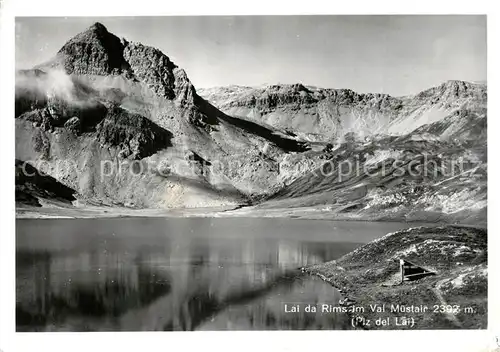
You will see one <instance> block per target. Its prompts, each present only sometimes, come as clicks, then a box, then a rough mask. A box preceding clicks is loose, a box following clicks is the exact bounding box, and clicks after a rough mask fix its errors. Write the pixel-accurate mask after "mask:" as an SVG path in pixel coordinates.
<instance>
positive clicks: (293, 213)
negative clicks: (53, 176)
mask: <svg viewBox="0 0 500 352" xmlns="http://www.w3.org/2000/svg"><path fill="white" fill-rule="evenodd" d="M246 208H247V207H244V208H241V207H215V208H171V209H156V208H151V209H130V208H104V207H87V208H83V207H82V208H54V207H41V208H34V207H33V208H32V207H16V210H15V215H16V219H17V220H22V219H114V218H162V217H164V218H183V217H185V218H189V217H197V218H265V219H273V218H281V219H292V220H293V219H298V220H327V221H360V222H392V223H415V224H418V223H429V224H435V225H454V224H456V225H460V226H472V227H479V228H486V227H487V223H486V222H483V221H465V222H464V221H450V219H435V218H430V219H426V218H425V217H422V218H412V219H405V218H401V217H392V218H391V217H378V218H377V217H375V218H374V217H368V216H352V215H348V214H346V215H342V216H339V214H330V213H328V212H319V211H318V210H317V209H311V208H307V209H303V208H292V209H281V210H276V211H275V212H274V213H272V212H267V213H262V212H260V211H254V210H252V209H246ZM241 209H245V210H246V211H244V212H243V211H241Z"/></svg>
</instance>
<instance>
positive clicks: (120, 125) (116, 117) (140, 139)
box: [96, 107, 172, 160]
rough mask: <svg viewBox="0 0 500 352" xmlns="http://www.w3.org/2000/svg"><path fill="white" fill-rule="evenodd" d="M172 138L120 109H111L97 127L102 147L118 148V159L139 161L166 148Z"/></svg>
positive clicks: (164, 131)
mask: <svg viewBox="0 0 500 352" xmlns="http://www.w3.org/2000/svg"><path fill="white" fill-rule="evenodd" d="M171 137H172V134H171V133H170V132H169V131H167V130H165V129H163V128H161V127H160V126H158V125H156V124H155V123H154V122H151V121H150V120H148V119H147V118H145V117H143V116H141V115H138V114H133V113H129V112H127V111H125V110H123V109H121V108H118V107H113V108H111V109H110V110H109V111H108V113H107V115H106V117H105V118H104V120H103V121H101V123H100V124H99V125H98V126H97V136H96V138H97V140H98V141H99V142H100V143H101V144H102V145H108V146H115V147H119V148H120V152H119V153H120V156H121V157H122V158H130V159H134V160H135V159H142V158H145V157H148V156H150V155H152V154H154V153H156V152H157V151H158V150H160V149H164V148H167V147H168V146H170V145H171V144H170V138H171Z"/></svg>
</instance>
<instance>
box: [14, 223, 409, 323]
mask: <svg viewBox="0 0 500 352" xmlns="http://www.w3.org/2000/svg"><path fill="white" fill-rule="evenodd" d="M413 226H417V225H416V224H411V225H410V224H406V223H382V222H376V223H373V222H342V221H338V222H335V221H323V220H295V219H276V218H272V219H271V218H270V219H256V218H117V219H56V220H54V219H37V220H24V219H23V220H17V222H16V290H17V292H16V301H17V302H16V323H17V330H18V331H87V330H98V331H106V330H107V331H110V330H111V331H137V330H160V331H161V330H163V331H166V330H241V329H243V330H250V329H258V330H269V329H345V328H348V327H349V323H348V321H347V317H346V316H342V315H341V314H323V315H318V314H314V315H312V314H306V313H305V312H300V313H287V312H286V306H285V305H287V306H291V305H292V304H293V303H302V304H304V303H311V304H316V303H320V304H323V303H328V304H335V305H337V304H338V300H339V298H340V295H339V293H338V292H337V291H336V290H335V289H334V288H333V287H331V286H330V285H328V284H326V283H324V282H322V281H321V280H319V279H316V278H312V277H309V276H304V275H302V274H301V273H300V271H299V270H297V268H300V267H301V266H304V265H309V264H316V263H323V262H326V261H330V260H333V259H337V258H339V257H341V256H342V255H344V254H346V253H348V252H350V251H351V250H353V249H354V248H356V247H358V246H360V245H362V244H364V243H367V242H369V241H371V240H373V239H375V238H378V237H381V236H383V235H385V234H386V233H388V232H392V231H396V230H399V229H402V228H407V227H413Z"/></svg>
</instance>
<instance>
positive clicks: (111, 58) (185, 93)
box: [38, 22, 196, 103]
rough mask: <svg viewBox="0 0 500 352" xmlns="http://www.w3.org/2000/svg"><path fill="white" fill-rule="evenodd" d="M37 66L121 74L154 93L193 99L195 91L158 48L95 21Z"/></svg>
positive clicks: (185, 100) (100, 74)
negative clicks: (46, 60)
mask: <svg viewBox="0 0 500 352" xmlns="http://www.w3.org/2000/svg"><path fill="white" fill-rule="evenodd" d="M38 68H41V69H42V70H43V69H46V68H49V69H53V68H56V69H59V68H62V69H63V70H64V71H65V72H66V73H67V74H74V75H98V76H109V75H122V76H123V77H125V78H128V79H134V80H136V81H140V82H142V83H143V84H145V85H146V86H147V87H148V88H149V89H151V90H152V91H153V92H154V93H155V94H156V95H157V96H159V97H161V98H165V99H168V100H176V101H179V102H182V103H185V102H191V103H192V102H193V101H194V97H195V96H196V90H195V89H194V87H193V85H192V84H191V82H190V81H189V78H188V77H187V74H186V72H185V71H184V70H182V69H180V68H178V67H177V65H176V64H174V63H173V62H172V61H171V60H170V58H169V57H168V56H167V55H165V54H164V53H163V52H161V51H160V50H159V49H157V48H154V47H151V46H147V45H143V44H141V43H137V42H129V41H128V40H126V39H125V38H121V39H120V38H118V37H117V36H115V35H114V34H113V33H111V32H109V31H108V30H107V29H106V27H105V26H104V25H103V24H101V23H99V22H96V23H94V24H93V25H92V26H90V27H89V28H87V29H86V30H85V31H83V32H81V33H79V34H77V35H76V36H74V37H73V38H71V39H70V40H68V41H67V42H66V43H65V44H64V46H63V47H62V48H61V49H60V50H59V52H58V53H57V55H56V57H55V58H54V59H53V60H51V61H49V62H48V63H45V64H43V65H40V66H38Z"/></svg>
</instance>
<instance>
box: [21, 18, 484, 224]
mask: <svg viewBox="0 0 500 352" xmlns="http://www.w3.org/2000/svg"><path fill="white" fill-rule="evenodd" d="M486 103H487V89H486V85H483V84H476V83H469V82H463V81H448V82H445V83H443V84H441V85H440V86H438V87H433V88H430V89H428V90H425V91H423V92H420V93H418V94H415V95H412V96H406V97H391V96H389V95H384V94H358V93H356V92H354V91H352V90H349V89H324V88H317V87H311V86H305V85H302V84H292V85H270V86H266V87H259V88H251V87H239V86H230V87H219V88H211V89H200V90H198V91H197V90H196V89H195V87H194V86H193V84H192V83H191V81H190V80H189V78H188V75H187V73H186V72H185V71H184V70H183V69H181V68H180V67H178V66H177V65H176V64H174V63H173V62H172V61H171V60H170V59H169V58H168V56H166V55H165V54H164V53H162V52H161V51H159V50H158V49H155V48H152V47H149V46H145V45H143V44H140V43H134V42H129V41H127V40H126V39H123V38H122V39H120V38H118V37H117V36H115V35H114V34H112V33H110V32H108V30H107V29H106V28H105V27H104V26H103V25H102V24H100V23H96V24H94V25H92V26H91V27H90V28H88V29H87V30H85V31H84V32H82V33H80V34H77V35H76V36H75V37H73V38H71V39H70V40H68V42H67V43H66V44H64V46H63V47H62V48H61V49H60V50H59V51H58V52H57V53H56V54H55V56H54V58H53V59H51V60H49V61H48V62H45V63H42V64H40V65H38V66H36V67H34V68H33V69H30V70H20V71H18V72H16V102H15V104H16V105H15V111H16V112H15V114H16V116H15V117H16V159H17V161H16V168H22V167H23V163H24V162H28V163H29V164H30V166H31V167H34V168H37V169H39V171H43V172H45V173H46V174H48V175H49V176H50V177H51V179H50V180H51V181H50V182H51V183H50V184H51V189H52V190H58V189H64V197H62V198H63V199H64V202H62V203H57V204H58V205H57V206H75V205H76V206H89V205H101V206H113V207H134V208H157V207H160V208H178V207H206V206H222V205H224V206H227V205H234V206H241V205H248V204H251V205H253V208H252V209H255V211H259V209H267V208H276V207H284V208H297V207H309V208H310V209H316V210H318V209H323V210H322V214H323V215H324V216H327V217H333V218H335V217H339V216H347V215H346V214H351V215H352V216H354V217H360V218H364V217H375V218H382V217H387V218H392V217H394V218H401V217H403V218H404V217H405V216H406V215H405V211H407V210H408V209H409V207H412V206H416V204H420V205H419V206H417V207H416V208H418V213H415V214H414V216H413V217H409V218H408V219H411V220H413V219H416V220H422V219H424V220H425V219H427V218H429V217H430V216H431V215H429V214H432V217H433V219H435V218H436V217H437V218H439V219H441V220H443V221H466V222H477V221H483V220H484V219H485V212H486V165H487V164H486V163H487V160H486V116H487V110H486ZM423 154H430V155H432V156H433V158H440V162H444V161H448V160H451V159H453V160H455V159H457V160H458V159H460V158H461V159H460V160H462V161H463V160H465V164H466V165H467V170H469V171H470V170H474V175H476V176H474V177H473V178H468V179H465V178H464V177H462V178H461V177H456V178H453V179H452V180H450V179H449V177H448V178H447V177H445V176H443V175H442V174H443V173H441V174H440V173H439V172H438V174H437V175H436V176H435V177H433V178H431V179H428V178H412V177H409V176H408V175H402V176H399V177H394V176H392V177H391V176H390V175H384V176H383V177H382V176H380V177H378V176H377V177H372V176H367V175H366V174H359V173H356V174H354V173H353V174H352V175H350V176H349V177H348V178H349V180H348V181H345V180H344V181H334V180H333V179H330V178H331V177H332V176H325V177H323V176H321V177H318V176H314V172H315V170H318V168H321V167H324V165H325V163H327V164H330V165H333V166H330V167H332V168H333V169H334V170H335V168H337V167H339V164H340V163H341V162H342V160H348V159H349V158H353V157H359V156H362V157H363V163H373V164H374V165H378V164H380V163H388V162H389V161H390V160H393V159H394V158H395V157H396V156H397V157H398V158H402V159H404V160H406V161H407V162H409V161H411V160H420V159H419V158H421V156H422V155H423ZM445 158H446V160H444V159H445ZM332 160H334V161H335V162H332ZM118 165H120V166H121V169H120V170H118ZM419 165H422V162H420V164H419ZM414 166H415V165H412V166H411V167H414ZM438 168H439V166H438ZM467 170H464V171H467ZM481 170H482V171H481ZM363 175H364V176H363ZM19 180H20V181H19V182H21V181H22V184H21V183H17V184H16V187H17V188H16V189H17V190H18V191H19V192H18V193H19V194H20V195H22V197H21V196H20V197H18V198H17V199H16V201H17V205H18V206H19V207H32V206H40V205H42V204H47V202H48V203H51V204H52V203H53V198H57V197H55V196H54V192H53V191H52V192H47V193H44V192H42V191H41V190H40V187H43V185H39V184H37V185H36V187H35V186H33V187H31V188H30V187H26V186H25V185H26V184H27V183H26V179H25V178H22V179H19ZM16 182H17V181H16ZM33 182H35V183H36V180H35V181H30V182H28V184H33ZM53 182H58V183H60V184H61V186H64V188H58V187H54V185H53ZM45 184H47V183H45ZM23 185H24V186H23ZM444 185H447V186H446V187H444ZM361 186H363V187H365V188H363V189H364V191H362V192H361V191H359V190H358V188H359V187H361ZM30 189H31V191H30ZM67 189H71V190H72V191H73V192H74V197H76V199H77V200H76V201H73V205H61V204H63V203H64V204H71V203H68V199H70V198H69V197H68V194H67ZM414 189H419V190H420V191H419V192H420V193H419V192H417V193H418V195H415V198H411V197H410V198H408V199H406V198H405V197H403V196H402V194H406V193H405V192H408V191H410V190H414ZM443 189H447V190H448V191H445V192H444V191H443ZM354 190H355V191H354ZM352 192H357V193H356V194H358V193H359V194H358V196H352V195H350V194H351V193H352ZM443 192H444V193H443ZM460 192H462V193H460ZM56 193H57V192H56ZM457 194H462V195H461V196H457ZM389 195H391V197H392V196H393V197H395V198H394V201H388V200H387V199H386V200H383V201H382V200H380V199H379V200H377V199H378V198H380V197H382V198H384V197H388V196H389ZM346 197H347V198H346ZM426 197H427V198H428V199H427V198H426ZM429 197H430V198H429ZM454 197H455V198H454ZM59 198H61V197H59ZM403 198H405V200H403ZM27 199H28V200H29V201H27ZM346 199H347V200H346ZM384 199H385V198H384ZM398 199H399V200H398ZM426 199H427V200H426ZM384 202H385V203H384ZM419 202H421V203H419ZM467 202H469V203H470V202H474V204H475V205H474V206H475V207H476V208H477V209H476V208H474V207H471V206H469V205H467V204H469V203H467ZM382 203H383V205H382ZM445 204H448V205H445ZM450 204H451V205H450ZM471 204H472V203H471ZM52 205H53V204H52ZM446 207H448V208H446ZM445 208H446V209H445ZM325 209H327V210H325ZM368 209H369V210H368ZM325 213H327V214H326V215H325ZM443 214H444V215H443ZM349 216H350V215H349Z"/></svg>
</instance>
